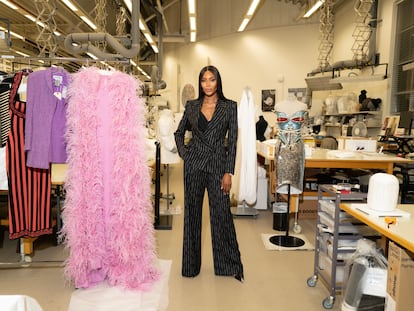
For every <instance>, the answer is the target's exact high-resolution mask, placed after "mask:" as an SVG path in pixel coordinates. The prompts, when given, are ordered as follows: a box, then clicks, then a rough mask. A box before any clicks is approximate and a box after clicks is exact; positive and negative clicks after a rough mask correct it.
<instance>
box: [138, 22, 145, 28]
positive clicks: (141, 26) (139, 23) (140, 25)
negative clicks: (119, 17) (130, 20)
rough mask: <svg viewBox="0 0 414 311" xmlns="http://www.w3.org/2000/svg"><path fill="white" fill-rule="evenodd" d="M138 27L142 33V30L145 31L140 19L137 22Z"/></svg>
mask: <svg viewBox="0 0 414 311" xmlns="http://www.w3.org/2000/svg"><path fill="white" fill-rule="evenodd" d="M138 25H139V29H141V30H142V31H144V30H145V26H144V23H143V22H142V20H141V19H139V20H138Z"/></svg>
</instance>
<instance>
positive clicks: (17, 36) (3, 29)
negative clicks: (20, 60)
mask: <svg viewBox="0 0 414 311" xmlns="http://www.w3.org/2000/svg"><path fill="white" fill-rule="evenodd" d="M0 30H2V31H5V32H7V29H6V28H4V27H1V26H0ZM10 34H11V35H12V36H14V37H16V38H18V39H20V40H23V41H24V37H23V36H22V35H19V34H18V33H15V32H13V31H11V30H10Z"/></svg>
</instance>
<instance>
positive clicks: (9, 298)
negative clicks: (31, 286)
mask: <svg viewBox="0 0 414 311" xmlns="http://www.w3.org/2000/svg"><path fill="white" fill-rule="evenodd" d="M0 310H2V311H42V310H43V309H42V307H40V305H39V304H38V303H37V301H36V300H35V299H33V298H32V297H29V296H25V295H0Z"/></svg>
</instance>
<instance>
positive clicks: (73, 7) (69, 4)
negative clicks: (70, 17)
mask: <svg viewBox="0 0 414 311" xmlns="http://www.w3.org/2000/svg"><path fill="white" fill-rule="evenodd" d="M62 2H63V3H64V4H65V5H66V6H67V7H68V8H69V9H71V10H72V11H73V12H77V11H78V8H77V7H76V6H75V5H74V4H73V3H72V2H70V1H69V0H62Z"/></svg>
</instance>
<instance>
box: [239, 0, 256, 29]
mask: <svg viewBox="0 0 414 311" xmlns="http://www.w3.org/2000/svg"><path fill="white" fill-rule="evenodd" d="M259 3H260V0H253V1H252V3H251V4H250V7H249V9H248V10H247V13H246V15H245V16H244V18H243V21H242V22H241V24H240V27H239V29H238V30H237V31H239V32H241V31H244V30H245V29H246V27H247V25H248V24H249V23H250V21H251V19H252V17H253V15H254V13H255V12H256V9H257V6H258V5H259Z"/></svg>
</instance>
